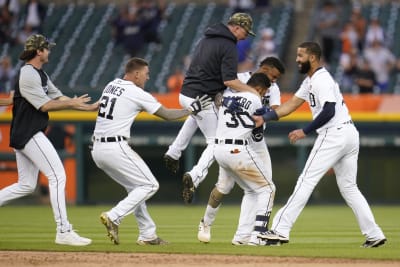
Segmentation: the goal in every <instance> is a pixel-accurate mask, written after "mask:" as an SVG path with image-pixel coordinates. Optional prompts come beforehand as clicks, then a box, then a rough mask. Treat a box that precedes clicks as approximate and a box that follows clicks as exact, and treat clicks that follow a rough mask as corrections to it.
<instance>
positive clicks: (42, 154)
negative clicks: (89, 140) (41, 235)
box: [0, 132, 72, 232]
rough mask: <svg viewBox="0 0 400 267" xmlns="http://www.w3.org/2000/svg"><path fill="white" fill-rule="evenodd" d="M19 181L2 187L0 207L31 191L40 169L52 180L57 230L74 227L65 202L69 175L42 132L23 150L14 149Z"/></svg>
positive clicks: (61, 230) (51, 200)
mask: <svg viewBox="0 0 400 267" xmlns="http://www.w3.org/2000/svg"><path fill="white" fill-rule="evenodd" d="M15 156H16V161H17V167H18V182H17V183H15V184H12V185H10V186H7V187H6V188H3V189H2V190H0V206H3V205H5V204H6V203H7V202H9V201H11V200H13V199H17V198H20V197H23V196H26V195H28V194H31V193H32V192H33V191H34V190H35V188H36V184H37V181H38V174H39V171H41V172H42V173H43V174H44V175H45V176H46V177H47V179H48V180H49V192H50V204H51V207H52V209H53V214H54V219H55V221H56V224H57V231H58V232H67V231H70V230H71V229H72V226H71V224H70V223H69V221H68V218H67V209H66V204H65V181H66V174H65V170H64V166H63V163H62V161H61V159H60V157H59V156H58V153H57V151H56V149H55V148H54V146H53V145H52V144H51V142H50V141H49V139H48V138H47V137H46V135H45V134H44V133H43V132H38V133H37V134H35V135H34V136H33V137H32V138H31V139H30V140H29V142H28V143H27V144H26V145H25V147H24V148H23V149H15Z"/></svg>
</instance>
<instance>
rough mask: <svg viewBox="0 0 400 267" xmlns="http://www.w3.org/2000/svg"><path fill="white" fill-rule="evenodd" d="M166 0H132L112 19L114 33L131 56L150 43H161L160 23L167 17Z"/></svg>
mask: <svg viewBox="0 0 400 267" xmlns="http://www.w3.org/2000/svg"><path fill="white" fill-rule="evenodd" d="M166 6H167V1H165V0H136V1H135V0H131V1H130V2H129V3H128V4H127V5H124V6H122V7H121V8H120V9H119V12H118V15H117V16H116V17H115V18H113V19H112V21H111V22H110V23H111V27H112V35H113V38H114V40H115V43H116V44H117V45H122V46H123V47H124V49H125V51H126V52H127V53H128V54H129V55H130V56H137V55H138V54H139V53H140V51H141V50H142V48H143V47H144V46H145V45H146V44H148V43H155V44H157V45H160V44H161V38H160V34H159V32H158V28H159V25H160V23H161V21H162V20H163V19H166V17H165V9H166Z"/></svg>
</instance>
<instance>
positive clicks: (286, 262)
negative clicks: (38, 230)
mask: <svg viewBox="0 0 400 267" xmlns="http://www.w3.org/2000/svg"><path fill="white" fill-rule="evenodd" d="M231 265H234V266H241V267H249V266H268V267H278V266H279V267H306V266H307V267H321V266H330V267H332V266H339V267H350V266H351V267H354V266H356V267H372V266H373V267H377V266H379V267H389V266H390V267H391V266H398V267H399V266H400V261H367V260H350V259H320V258H294V257H293V258H291V257H260V256H233V255H187V254H150V253H148V254H146V253H99V252H91V253H88V252H78V253H77V252H32V251H0V267H3V266H4V267H9V266H13V267H31V266H32V267H33V266H35V267H41V266H46V267H47V266H52V267H67V266H79V267H89V266H90V267H93V266H96V267H109V266H118V267H128V266H129V267H132V266H167V267H168V266H176V267H184V266H202V267H204V266H213V267H214V266H215V267H219V266H223V267H226V266H231Z"/></svg>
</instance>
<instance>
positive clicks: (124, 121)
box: [94, 79, 161, 137]
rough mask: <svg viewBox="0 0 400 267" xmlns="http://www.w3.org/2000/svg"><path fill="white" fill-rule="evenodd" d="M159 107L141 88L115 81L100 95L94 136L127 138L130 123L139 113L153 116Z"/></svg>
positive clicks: (126, 82) (127, 82) (123, 81)
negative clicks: (142, 112) (144, 112)
mask: <svg viewBox="0 0 400 267" xmlns="http://www.w3.org/2000/svg"><path fill="white" fill-rule="evenodd" d="M160 107H161V103H159V102H158V101H157V100H156V99H155V98H154V97H153V96H152V95H151V94H149V93H148V92H146V91H144V90H143V89H142V88H139V87H137V86H136V85H135V84H133V83H132V82H130V81H125V80H122V79H115V80H114V81H112V82H110V83H108V84H107V86H106V87H105V88H104V90H103V93H102V95H101V98H100V107H99V111H98V114H97V119H96V127H95V130H94V135H95V136H98V137H108V136H116V135H119V136H125V137H129V136H130V130H131V126H132V123H133V121H134V120H135V118H136V116H137V115H138V114H139V113H140V112H141V111H146V112H148V113H150V114H153V113H154V112H156V111H157V110H158V109H159V108H160Z"/></svg>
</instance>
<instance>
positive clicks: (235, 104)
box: [222, 96, 241, 112]
mask: <svg viewBox="0 0 400 267" xmlns="http://www.w3.org/2000/svg"><path fill="white" fill-rule="evenodd" d="M222 105H223V106H224V107H226V108H227V109H228V110H229V111H230V112H236V111H240V110H241V108H240V103H239V98H238V97H232V96H227V97H224V99H223V100H222Z"/></svg>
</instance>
